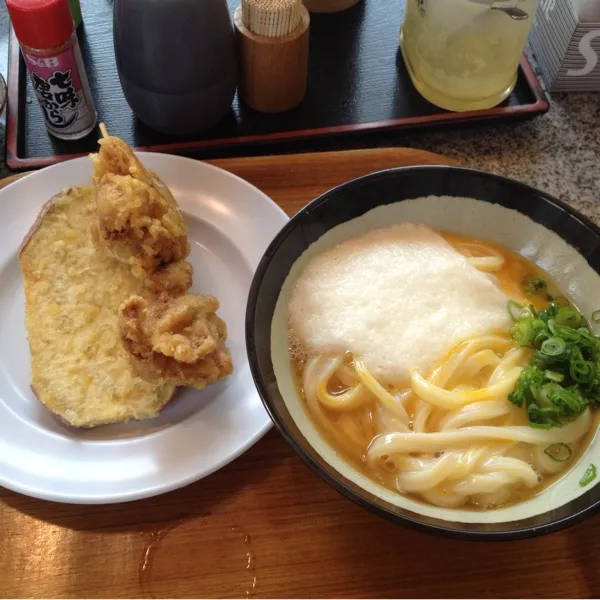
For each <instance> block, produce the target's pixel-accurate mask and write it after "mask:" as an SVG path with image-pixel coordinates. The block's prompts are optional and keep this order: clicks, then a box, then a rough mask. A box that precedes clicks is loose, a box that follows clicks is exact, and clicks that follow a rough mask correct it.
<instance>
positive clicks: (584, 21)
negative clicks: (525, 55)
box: [530, 0, 600, 92]
mask: <svg viewBox="0 0 600 600" xmlns="http://www.w3.org/2000/svg"><path fill="white" fill-rule="evenodd" d="M530 42H531V48H532V50H533V52H534V54H535V58H536V61H537V64H538V66H539V69H540V72H541V75H542V78H543V80H544V83H545V84H546V87H547V88H548V90H549V91H551V92H584V91H588V92H598V91H600V1H599V0H542V1H541V3H540V7H539V10H538V11H537V14H536V18H535V21H534V24H533V28H532V31H531V36H530Z"/></svg>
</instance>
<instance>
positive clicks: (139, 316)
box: [119, 294, 233, 389]
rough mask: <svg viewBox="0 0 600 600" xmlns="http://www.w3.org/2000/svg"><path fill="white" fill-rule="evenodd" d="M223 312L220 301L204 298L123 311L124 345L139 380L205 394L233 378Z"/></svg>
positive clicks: (134, 301) (125, 306) (165, 300)
mask: <svg viewBox="0 0 600 600" xmlns="http://www.w3.org/2000/svg"><path fill="white" fill-rule="evenodd" d="M218 308H219V301H218V300H217V299H216V298H214V297H213V296H204V295H201V294H185V295H182V296H178V297H175V298H169V297H168V296H163V297H162V298H158V299H155V300H152V299H146V298H143V297H142V296H137V295H134V296H130V297H129V298H128V299H127V300H125V301H124V302H123V303H122V304H121V306H120V308H119V329H120V335H121V341H122V343H123V345H124V347H125V349H126V350H127V351H128V352H129V354H130V357H131V360H132V363H133V365H134V368H135V370H136V371H137V373H138V374H139V376H140V377H142V378H143V379H145V380H147V381H149V382H155V383H158V382H169V383H173V384H175V385H187V386H191V387H195V388H197V389H202V388H204V387H205V386H206V385H208V384H210V383H213V382H214V381H216V380H217V379H220V378H221V377H224V376H225V375H228V374H230V373H231V372H232V371H233V366H232V361H231V355H230V354H229V350H228V349H227V348H226V347H225V340H226V338H227V326H226V325H225V323H224V321H223V320H222V319H220V318H219V317H218V316H217V315H216V311H217V309H218Z"/></svg>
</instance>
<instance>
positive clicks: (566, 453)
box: [544, 443, 573, 462]
mask: <svg viewBox="0 0 600 600" xmlns="http://www.w3.org/2000/svg"><path fill="white" fill-rule="evenodd" d="M544 454H547V455H548V456H549V457H550V458H551V459H552V460H555V461H556V462H566V461H568V460H569V459H570V458H571V455H572V454H573V452H572V450H571V448H569V446H567V444H562V443H561V444H550V445H549V446H548V447H547V448H546V449H545V450H544Z"/></svg>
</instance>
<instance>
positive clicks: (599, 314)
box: [592, 310, 600, 323]
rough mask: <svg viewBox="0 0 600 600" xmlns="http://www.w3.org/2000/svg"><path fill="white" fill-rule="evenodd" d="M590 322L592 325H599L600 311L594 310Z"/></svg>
mask: <svg viewBox="0 0 600 600" xmlns="http://www.w3.org/2000/svg"><path fill="white" fill-rule="evenodd" d="M592 321H594V323H600V310H595V311H594V312H593V313H592Z"/></svg>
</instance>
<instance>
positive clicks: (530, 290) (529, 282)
mask: <svg viewBox="0 0 600 600" xmlns="http://www.w3.org/2000/svg"><path fill="white" fill-rule="evenodd" d="M547 287H548V284H547V283H546V282H545V281H544V280H543V279H541V278H540V277H532V276H528V277H525V279H524V280H523V291H524V292H525V294H527V295H528V296H530V295H532V294H537V293H538V292H541V291H542V290H545V289H546V288H547Z"/></svg>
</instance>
